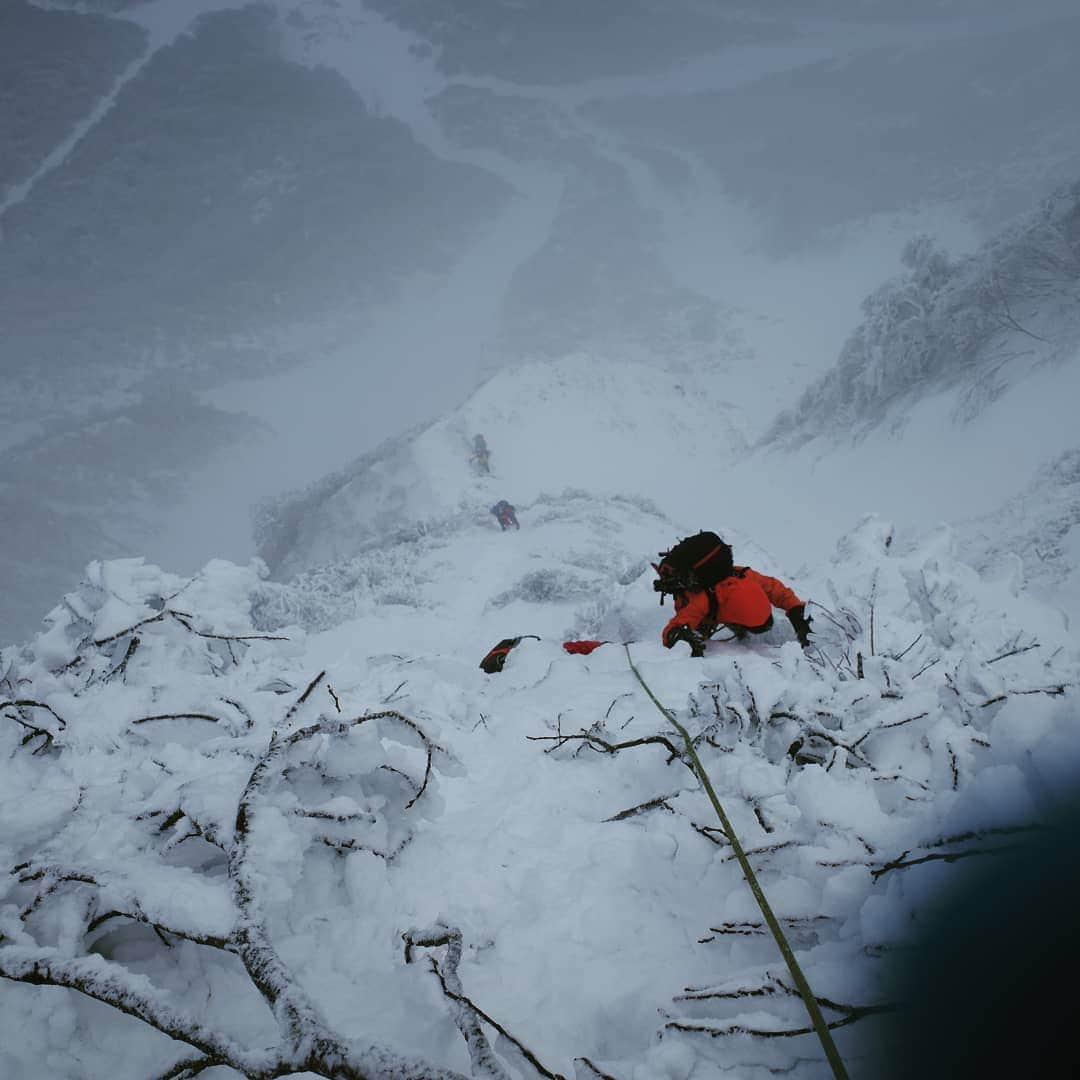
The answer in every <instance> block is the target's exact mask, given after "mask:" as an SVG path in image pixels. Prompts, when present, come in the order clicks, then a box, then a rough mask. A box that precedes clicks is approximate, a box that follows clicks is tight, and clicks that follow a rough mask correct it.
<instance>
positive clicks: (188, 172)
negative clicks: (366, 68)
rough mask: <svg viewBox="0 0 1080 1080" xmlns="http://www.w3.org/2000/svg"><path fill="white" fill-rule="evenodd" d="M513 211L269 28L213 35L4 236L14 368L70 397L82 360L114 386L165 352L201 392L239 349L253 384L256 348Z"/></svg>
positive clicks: (239, 16) (185, 54)
mask: <svg viewBox="0 0 1080 1080" xmlns="http://www.w3.org/2000/svg"><path fill="white" fill-rule="evenodd" d="M78 18H79V17H78V16H70V17H69V19H72V20H76V21H77V20H78ZM121 25H125V26H126V24H121ZM508 194H509V193H508V191H507V190H506V188H505V187H504V185H502V184H501V183H500V182H499V181H498V180H496V179H495V178H493V177H491V176H490V175H485V174H482V173H480V172H479V171H477V170H469V169H468V168H465V167H463V166H460V165H455V164H450V163H446V162H441V161H437V160H435V159H434V158H432V157H431V155H430V154H429V153H427V152H426V151H425V150H424V149H423V148H422V147H420V146H418V145H417V144H416V142H415V141H414V140H413V139H412V138H410V136H409V135H408V133H407V132H406V131H404V130H403V129H402V128H401V126H400V125H399V124H397V123H395V122H393V121H390V120H385V119H380V118H378V117H375V116H373V115H371V114H370V113H369V112H368V111H367V110H366V109H365V107H364V106H363V104H362V102H360V101H359V100H358V99H357V98H356V96H355V95H354V94H353V93H352V92H351V91H350V90H349V88H348V87H347V85H346V84H345V83H344V81H343V80H342V79H341V78H340V77H337V76H335V75H333V74H331V73H330V72H328V71H326V70H321V71H315V70H309V69H308V68H305V67H303V66H300V65H297V64H293V63H288V62H286V61H284V60H283V59H282V58H281V57H280V55H279V49H278V45H277V38H276V34H275V29H274V17H273V14H272V12H269V11H267V10H265V9H260V8H257V7H252V8H250V9H245V10H243V11H240V12H221V13H216V14H213V15H211V16H207V17H205V18H204V19H203V20H202V21H201V22H200V23H199V24H198V26H197V29H196V30H195V32H194V33H193V34H191V35H190V36H182V37H180V38H179V39H178V40H177V41H176V42H175V43H174V44H172V45H169V46H167V47H164V48H162V49H160V50H159V51H158V52H157V53H156V54H155V55H154V57H153V59H152V61H150V62H149V63H147V64H146V66H145V67H144V68H143V69H142V71H141V72H140V73H139V74H138V75H136V77H135V78H133V79H132V80H131V81H130V82H129V83H128V84H127V85H126V86H125V87H124V89H123V90H122V92H121V94H120V97H119V99H118V100H117V102H116V103H115V105H114V107H113V108H112V109H111V110H110V112H109V113H108V114H107V115H106V116H105V117H104V118H103V119H102V120H101V121H100V122H99V123H98V124H97V125H96V126H95V127H94V128H93V130H92V131H90V132H89V133H88V134H87V135H86V136H85V137H84V138H83V139H82V140H81V142H80V143H79V144H78V145H77V146H76V147H75V148H74V149H73V151H72V153H71V155H70V156H69V158H68V159H67V160H66V161H65V162H64V165H63V167H62V168H59V169H56V170H54V171H53V172H52V173H50V174H49V175H48V176H46V177H43V178H42V179H41V181H40V182H39V183H38V184H37V185H36V187H35V189H34V191H33V197H32V198H29V199H27V200H26V201H25V202H23V203H20V204H17V205H15V206H14V207H12V208H11V209H9V210H8V212H7V213H6V215H5V216H4V259H3V263H2V264H0V266H2V272H3V275H4V277H3V282H4V297H5V300H4V318H5V322H6V324H7V325H8V326H9V327H10V328H11V331H10V332H9V333H8V334H7V335H6V338H5V343H4V350H5V357H6V358H5V367H6V368H7V369H8V370H9V371H16V372H20V373H21V372H22V371H24V370H29V372H31V373H32V374H31V376H30V378H29V381H31V382H33V381H36V380H42V379H48V378H49V376H50V375H52V376H53V378H54V379H55V380H57V381H62V379H63V374H64V371H65V369H66V368H67V367H68V366H70V365H71V361H72V359H74V358H73V357H71V358H69V357H70V353H71V351H72V350H74V351H75V353H76V355H77V357H78V365H79V366H80V367H83V368H84V369H85V368H94V369H97V370H99V371H102V375H103V377H106V378H107V377H108V375H109V374H111V373H112V371H113V370H115V369H116V368H118V367H119V368H120V369H123V368H125V367H128V366H131V365H132V364H133V363H136V362H138V363H141V362H142V361H143V354H144V353H146V352H149V351H152V349H153V347H154V346H155V345H156V344H157V343H158V342H160V341H162V340H165V341H167V342H168V344H169V347H170V348H172V349H176V350H182V349H183V345H184V344H185V343H186V344H187V345H188V354H187V355H186V356H185V354H184V353H183V352H182V351H179V355H177V354H174V355H173V356H172V357H171V366H172V367H173V368H174V369H175V368H176V367H183V366H187V364H190V366H192V367H193V368H194V369H195V372H196V373H199V369H200V367H204V365H203V364H202V363H200V361H201V357H200V353H201V351H202V348H203V347H204V346H205V345H206V344H207V343H217V344H219V345H220V344H222V343H224V342H227V341H228V340H229V339H230V338H233V339H236V340H237V343H238V344H239V346H240V347H239V348H238V349H237V350H236V351H237V357H236V361H239V363H240V365H241V367H243V366H244V362H245V361H246V360H247V359H248V357H250V347H249V348H245V347H244V344H245V339H254V340H255V341H257V342H258V343H259V344H260V345H261V346H262V349H263V350H268V351H271V352H273V349H274V345H275V344H277V343H278V340H279V338H278V336H277V335H278V334H282V335H286V340H287V335H288V333H289V331H290V330H295V327H296V326H297V325H301V326H304V327H311V326H313V325H314V324H315V323H317V321H318V320H321V319H324V318H326V317H327V316H330V315H341V314H346V315H350V316H352V315H354V314H355V313H356V312H357V311H359V310H362V309H363V308H364V307H366V306H368V305H370V304H371V303H372V302H374V301H378V300H385V299H386V298H387V297H388V296H390V295H392V294H393V292H394V291H395V288H396V286H397V285H398V284H399V283H400V279H401V278H402V277H403V275H406V274H408V275H413V274H416V273H418V272H420V271H423V270H427V271H440V270H445V269H446V267H447V266H448V265H449V264H450V263H451V262H452V261H454V260H455V259H456V257H457V255H458V253H459V251H460V249H461V247H462V246H463V244H464V243H465V241H466V239H467V237H468V236H469V234H470V232H471V231H472V230H474V229H475V228H476V227H477V226H478V225H479V224H480V223H482V222H483V221H484V220H486V218H487V217H488V216H489V215H490V214H491V213H492V212H493V211H494V210H497V209H498V206H499V204H500V201H501V200H503V199H505V198H506V197H507V196H508ZM76 342H78V344H76ZM230 359H232V358H231V357H229V356H228V354H227V353H226V354H225V355H221V353H220V352H219V353H218V354H217V355H215V357H214V360H215V365H214V367H211V365H209V364H205V367H204V370H205V369H206V368H209V370H210V373H212V374H213V376H214V377H215V378H217V379H220V378H222V377H223V376H227V375H228V374H232V373H235V372H229V370H228V366H229V361H230ZM185 361H187V364H185ZM258 363H259V365H260V366H261V368H262V370H265V366H266V360H265V358H264V357H262V356H260V357H259V361H258ZM215 367H216V370H215V369H214V368H215ZM222 368H225V370H221V369H222Z"/></svg>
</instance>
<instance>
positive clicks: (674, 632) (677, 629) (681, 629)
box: [664, 626, 705, 656]
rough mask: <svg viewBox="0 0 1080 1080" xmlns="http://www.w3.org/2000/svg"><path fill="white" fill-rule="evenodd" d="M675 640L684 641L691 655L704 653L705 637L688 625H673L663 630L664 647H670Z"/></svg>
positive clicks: (702, 654)
mask: <svg viewBox="0 0 1080 1080" xmlns="http://www.w3.org/2000/svg"><path fill="white" fill-rule="evenodd" d="M677 641H685V642H686V644H687V645H689V646H690V655H691V656H704V655H705V639H704V638H703V637H702V636H701V635H700V634H699V633H698V632H697V631H696V630H691V629H690V627H689V626H673V627H671V629H670V630H665V631H664V648H665V649H670V648H672V647H673V646H674V645H675V642H677Z"/></svg>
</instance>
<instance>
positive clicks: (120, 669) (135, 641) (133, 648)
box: [102, 634, 140, 682]
mask: <svg viewBox="0 0 1080 1080" xmlns="http://www.w3.org/2000/svg"><path fill="white" fill-rule="evenodd" d="M139 644H140V639H139V637H138V635H137V634H132V635H131V640H130V641H129V642H128V647H127V652H125V653H124V659H123V660H121V661H120V663H119V664H117V665H116V667H114V668H113V669H112V671H110V672H109V673H108V675H106V676H105V678H104V679H103V680H102V682H108V681H109V680H110V679H114V678H116V676H117V675H121V676H122V675H123V674H124V672H125V671H127V666H128V661H129V660H130V659H131V658H132V657H133V656H134V655H135V653H136V652H137V651H138V648H139Z"/></svg>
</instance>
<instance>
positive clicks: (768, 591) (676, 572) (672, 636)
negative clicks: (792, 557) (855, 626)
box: [653, 532, 811, 656]
mask: <svg viewBox="0 0 1080 1080" xmlns="http://www.w3.org/2000/svg"><path fill="white" fill-rule="evenodd" d="M660 555H661V560H662V561H661V562H660V563H659V565H657V564H655V563H654V564H653V565H654V569H655V570H656V572H657V574H658V575H659V577H658V579H657V580H656V581H654V582H653V588H654V589H655V590H656V591H657V592H659V593H661V598H660V602H661V604H662V603H663V594H665V593H671V594H672V595H673V596H674V598H675V614H674V615H673V616H672V617H671V618H670V619H669V620H668V623H667V625H666V626H665V627H664V630H663V634H662V640H663V643H664V646H665V648H668V649H670V648H672V647H673V646H674V645H675V643H676V642H678V641H686V642H687V643H688V644H689V645H690V652H691V655H693V656H702V655H704V651H705V649H704V644H705V641H706V639H708V638H709V637H711V636H712V634H714V633H715V632H716V631H717V630H718V629H719V628H720V627H721V626H726V627H727V628H728V629H729V630H731V631H732V632H733V634H734V635H735V636H736V637H737V638H744V637H746V635H747V634H763V633H765V631H766V630H769V629H771V627H772V625H773V617H772V609H773V608H774V607H778V608H781V609H782V610H783V611H784V612H785V613H786V614H787V617H788V620H789V621H790V623H791V626H792V629H793V630H794V631H795V635H796V637H798V639H799V644H800V645H802V647H803V648H804V649H805V648H806V646H807V645H809V644H810V637H809V635H810V622H811V620H810V618H809V616H807V614H806V608H805V605H804V603H803V601H802V600H800V599H799V597H798V596H796V595H795V593H794V592H792V591H791V589H789V588H788V587H787V586H786V585H785V584H784V583H783V582H782V581H780V580H779V579H777V578H774V577H768V576H767V575H766V574H760V573H758V571H756V570H752V569H751V568H750V567H749V566H735V565H734V562H733V560H732V553H731V547H730V546H729V545H728V544H726V543H724V541H723V540H721V539H720V537H719V536H717V535H716V533H711V532H701V533H698V534H697V535H696V536H691V537H689V538H688V539H686V540H683V541H681V542H680V543H679V544H676V546H675V547H673V548H672V549H671V550H670V551H662V552H661V553H660Z"/></svg>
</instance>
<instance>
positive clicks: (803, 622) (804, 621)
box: [787, 604, 814, 649]
mask: <svg viewBox="0 0 1080 1080" xmlns="http://www.w3.org/2000/svg"><path fill="white" fill-rule="evenodd" d="M787 617H788V620H789V621H790V622H791V628H792V630H794V631H795V636H796V637H797V638H798V639H799V644H800V645H801V646H802V647H803V648H804V649H805V648H806V646H807V645H809V644H810V634H811V633H812V631H811V629H810V624H811V623H812V622H813V621H814V620H813V619H812V618H811V616H809V615H807V614H806V607H805V605H803V604H798V605H796V606H795V607H793V608H791V609H790V610H789V611H788V613H787Z"/></svg>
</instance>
